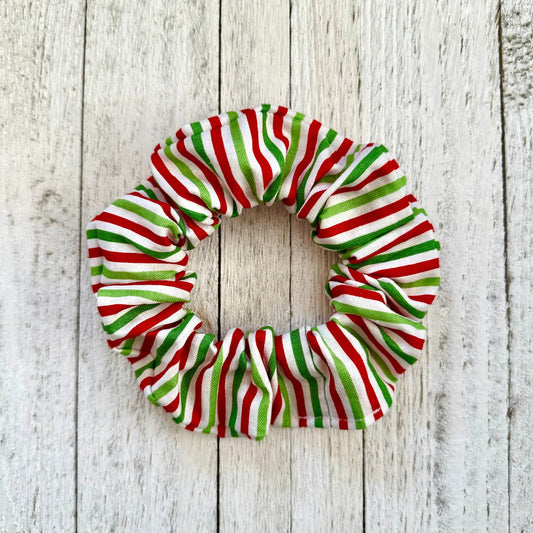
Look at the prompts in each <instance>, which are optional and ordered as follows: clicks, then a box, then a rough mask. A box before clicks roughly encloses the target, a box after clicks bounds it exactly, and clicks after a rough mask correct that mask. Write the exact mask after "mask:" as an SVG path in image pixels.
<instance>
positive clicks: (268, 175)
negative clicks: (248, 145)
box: [243, 109, 273, 191]
mask: <svg viewBox="0 0 533 533" xmlns="http://www.w3.org/2000/svg"><path fill="white" fill-rule="evenodd" d="M243 113H244V114H245V116H246V120H247V121H248V126H249V127H250V135H251V137H252V151H253V154H254V156H255V158H256V160H257V162H258V163H259V166H260V167H261V174H262V176H263V188H264V190H265V191H266V189H267V187H268V185H269V184H270V182H271V181H272V178H273V172H272V167H271V166H270V164H269V162H268V160H267V158H266V157H265V156H264V155H263V153H262V152H261V148H260V146H259V126H258V121H259V116H258V115H257V113H255V112H254V111H252V110H251V109H245V110H243Z"/></svg>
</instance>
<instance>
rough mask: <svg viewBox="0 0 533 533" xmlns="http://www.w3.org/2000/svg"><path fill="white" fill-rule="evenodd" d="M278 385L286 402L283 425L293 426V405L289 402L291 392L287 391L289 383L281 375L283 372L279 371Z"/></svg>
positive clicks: (286, 426)
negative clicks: (286, 383)
mask: <svg viewBox="0 0 533 533" xmlns="http://www.w3.org/2000/svg"><path fill="white" fill-rule="evenodd" d="M278 386H279V390H280V391H281V396H282V397H283V402H284V403H285V410H284V411H283V418H282V421H281V425H282V427H284V428H288V427H291V405H290V402H289V393H288V392H287V385H285V381H284V380H283V378H282V377H281V374H280V373H279V372H278Z"/></svg>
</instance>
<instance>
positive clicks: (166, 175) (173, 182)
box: [152, 152, 207, 211]
mask: <svg viewBox="0 0 533 533" xmlns="http://www.w3.org/2000/svg"><path fill="white" fill-rule="evenodd" d="M152 164H153V165H154V167H155V169H156V170H157V172H159V174H160V175H161V177H162V178H163V179H164V180H165V181H166V182H167V183H168V184H169V185H170V187H171V188H172V190H173V191H175V192H176V197H177V198H178V199H184V200H187V201H189V202H191V203H193V204H196V205H197V206H198V207H199V208H200V211H205V210H206V209H207V207H206V205H205V204H204V203H203V202H202V201H201V200H200V199H198V198H197V197H196V196H194V195H193V194H191V193H190V192H189V190H188V189H187V187H185V185H183V183H181V182H180V181H179V180H178V179H177V178H176V176H174V174H172V172H170V170H169V169H168V167H167V166H166V165H165V163H164V162H163V161H162V159H161V156H160V155H159V153H158V152H154V153H153V154H152ZM173 200H174V199H173ZM174 203H176V200H174Z"/></svg>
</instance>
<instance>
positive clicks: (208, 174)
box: [176, 141, 228, 213]
mask: <svg viewBox="0 0 533 533" xmlns="http://www.w3.org/2000/svg"><path fill="white" fill-rule="evenodd" d="M176 148H177V149H178V151H179V153H180V154H181V155H182V156H183V157H185V158H186V159H188V160H189V161H191V162H193V163H194V164H195V165H196V166H197V167H198V168H199V169H200V170H201V171H202V173H203V175H204V177H205V179H206V180H207V181H208V182H209V184H210V185H211V187H213V189H214V191H215V194H216V195H217V198H218V202H219V205H220V211H221V212H222V213H227V212H228V204H227V202H226V197H225V196H224V189H223V188H222V185H221V184H220V180H219V179H218V176H217V175H216V174H215V173H214V172H213V171H212V170H211V168H210V167H209V166H208V165H206V164H205V163H204V162H203V161H202V160H201V159H200V158H197V157H195V156H194V155H193V154H191V153H190V152H189V151H188V150H187V148H186V146H185V142H182V141H180V142H178V143H177V145H176Z"/></svg>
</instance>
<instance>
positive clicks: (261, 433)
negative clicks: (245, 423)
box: [252, 360, 271, 440]
mask: <svg viewBox="0 0 533 533" xmlns="http://www.w3.org/2000/svg"><path fill="white" fill-rule="evenodd" d="M252 379H253V381H254V383H255V385H256V387H258V388H259V390H260V391H262V393H263V397H262V398H261V401H260V402H259V409H258V410H257V431H256V434H257V436H256V439H257V440H261V439H263V438H265V436H266V434H267V423H268V406H269V404H270V397H271V393H270V391H269V390H268V387H267V386H266V385H265V383H264V382H263V380H262V379H261V375H260V373H259V371H258V370H257V365H256V364H255V363H254V361H253V360H252Z"/></svg>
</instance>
